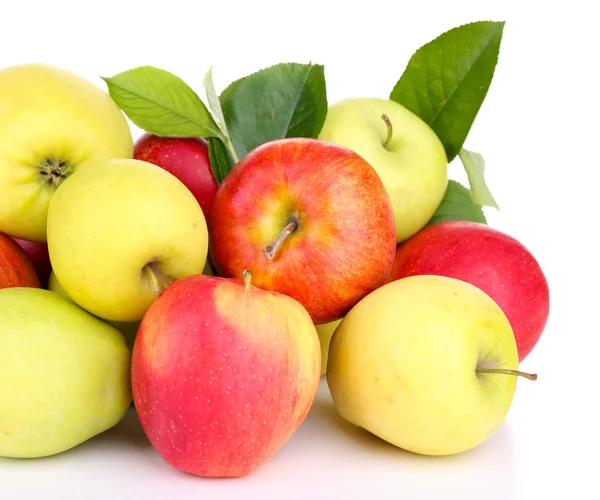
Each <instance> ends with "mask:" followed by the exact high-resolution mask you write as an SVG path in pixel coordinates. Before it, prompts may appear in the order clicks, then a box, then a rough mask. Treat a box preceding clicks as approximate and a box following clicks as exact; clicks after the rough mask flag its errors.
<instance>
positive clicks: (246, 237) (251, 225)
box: [209, 138, 396, 324]
mask: <svg viewBox="0 0 600 500" xmlns="http://www.w3.org/2000/svg"><path fill="white" fill-rule="evenodd" d="M209 235H210V255H211V257H212V260H213V263H214V265H215V268H216V270H217V272H218V274H219V275H220V276H225V277H236V276H240V275H241V273H242V272H243V270H244V269H251V270H252V273H253V276H254V278H253V280H254V284H255V285H256V286H258V287H260V288H265V289H268V290H273V291H276V292H280V293H284V294H286V295H289V296H290V297H293V298H295V299H296V300H297V301H298V302H300V303H301V304H302V305H303V306H304V307H305V308H306V309H307V311H308V313H309V314H310V316H311V318H312V319H313V321H314V322H315V323H316V324H320V323H327V322H329V321H334V320H336V319H339V318H341V317H342V316H343V315H344V314H345V313H346V311H348V310H349V309H350V308H351V307H352V306H353V305H354V304H355V303H356V302H358V300H359V299H361V298H362V297H363V296H365V295H366V294H367V293H369V292H370V291H372V290H374V289H375V288H377V287H379V286H381V285H382V284H383V282H384V280H385V278H386V276H387V274H388V273H389V271H390V269H391V266H392V263H393V260H394V256H395V252H396V234H395V226H394V216H393V213H392V207H391V204H390V200H389V197H388V195H387V193H386V191H385V188H384V186H383V184H382V182H381V179H380V178H379V176H378V175H377V172H375V170H374V169H373V167H371V165H369V164H368V163H367V162H366V161H365V160H364V159H363V158H362V157H361V156H359V155H358V154H356V153H355V152H353V151H351V150H350V149H348V148H345V147H343V146H339V145H336V144H332V143H328V142H325V141H321V140H318V139H309V138H289V139H278V140H274V141H270V142H267V143H264V144H262V145H260V146H258V147H257V148H255V149H253V150H252V151H250V152H249V153H248V154H247V155H246V156H244V157H243V158H242V159H241V160H240V161H239V162H238V163H237V164H236V165H235V166H234V167H233V169H232V170H231V171H230V172H229V173H228V174H227V177H225V179H224V180H223V182H222V183H221V185H220V186H219V189H218V191H217V195H216V196H215V201H214V204H213V208H212V210H211V216H210V219H209Z"/></svg>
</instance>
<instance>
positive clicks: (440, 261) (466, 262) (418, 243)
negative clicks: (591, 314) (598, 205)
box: [386, 221, 550, 361]
mask: <svg viewBox="0 0 600 500" xmlns="http://www.w3.org/2000/svg"><path fill="white" fill-rule="evenodd" d="M416 274H436V275H442V276H449V277H451V278H457V279H460V280H463V281H467V282H469V283H471V284H473V285H475V286H477V287H478V288H480V289H482V290H483V291H484V292H486V293H487V294H488V295H489V296H490V297H492V299H494V300H495V301H496V302H497V303H498V305H499V306H500V307H501V308H502V310H503V311H504V313H505V314H506V316H507V317H508V319H509V321H510V323H511V325H512V329H513V331H514V335H515V338H516V340H517V347H518V349H519V360H520V361H523V360H524V359H525V358H526V357H527V355H528V354H529V353H530V352H531V351H532V350H533V348H534V347H535V346H536V344H537V342H538V341H539V339H540V337H541V335H542V333H543V331H544V328H545V326H546V323H547V320H548V316H549V313H550V291H549V287H548V282H547V280H546V277H545V275H544V273H543V271H542V268H541V267H540V264H539V263H538V261H537V260H536V259H535V257H534V256H533V255H532V253H531V252H530V251H529V250H528V249H527V248H526V247H525V246H524V245H523V244H522V243H521V242H519V241H517V240H516V239H515V238H513V237H512V236H510V235H508V234H505V233H503V232H501V231H498V230H497V229H494V228H491V227H489V226H487V225H485V224H481V223H475V222H467V221H444V222H440V223H438V224H434V225H432V226H428V227H426V228H425V229H423V230H422V231H421V232H419V233H418V234H416V235H415V236H413V237H412V238H411V239H409V240H407V241H405V242H404V243H402V244H401V245H400V246H399V247H398V250H397V253H396V258H395V260H394V265H393V267H392V271H391V272H390V275H389V276H388V278H387V280H386V281H388V282H389V281H392V280H396V279H399V278H403V277H407V276H413V275H416Z"/></svg>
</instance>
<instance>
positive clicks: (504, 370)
mask: <svg viewBox="0 0 600 500" xmlns="http://www.w3.org/2000/svg"><path fill="white" fill-rule="evenodd" d="M475 372H476V373H497V374H501V375H516V376H519V377H525V378H526V379H529V380H537V374H536V373H525V372H520V371H518V370H509V369H507V368H477V369H476V370H475Z"/></svg>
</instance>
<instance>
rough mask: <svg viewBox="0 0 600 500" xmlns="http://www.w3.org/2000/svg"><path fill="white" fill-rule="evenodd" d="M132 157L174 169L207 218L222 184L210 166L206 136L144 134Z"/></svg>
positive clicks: (173, 172) (137, 143)
mask: <svg viewBox="0 0 600 500" xmlns="http://www.w3.org/2000/svg"><path fill="white" fill-rule="evenodd" d="M133 157H134V158H135V159H137V160H143V161H147V162H149V163H153V164H155V165H158V166H159V167H161V168H164V169H165V170H167V171H168V172H171V173H172V174H173V175H174V176H175V177H177V178H178V179H179V180H180V181H181V182H183V184H185V186H186V187H187V188H188V189H189V190H190V191H191V192H192V194H193V195H194V197H195V198H196V200H197V201H198V203H199V204H200V207H201V208H202V211H203V212H204V217H205V218H206V219H208V217H209V214H210V209H211V207H212V204H213V200H214V198H215V195H216V193H217V189H218V187H219V185H218V184H217V181H216V180H215V176H214V175H213V172H212V168H211V166H210V159H209V156H208V145H207V142H206V139H204V138H202V137H160V136H157V135H154V134H151V133H145V134H143V135H142V136H141V137H139V138H138V139H137V141H136V142H135V144H134V149H133Z"/></svg>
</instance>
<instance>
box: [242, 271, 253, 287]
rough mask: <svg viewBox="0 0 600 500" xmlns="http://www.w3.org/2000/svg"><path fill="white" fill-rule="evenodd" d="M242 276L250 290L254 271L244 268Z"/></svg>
mask: <svg viewBox="0 0 600 500" xmlns="http://www.w3.org/2000/svg"><path fill="white" fill-rule="evenodd" d="M242 278H244V289H245V290H250V282H251V281H252V271H250V270H249V269H244V270H243V271H242Z"/></svg>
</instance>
